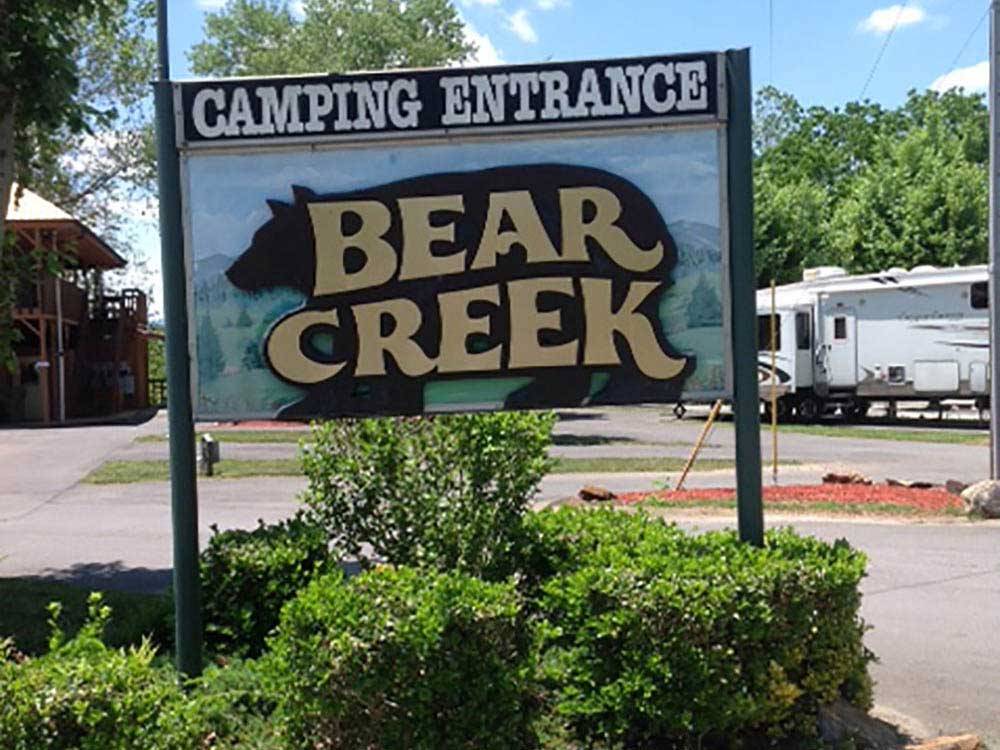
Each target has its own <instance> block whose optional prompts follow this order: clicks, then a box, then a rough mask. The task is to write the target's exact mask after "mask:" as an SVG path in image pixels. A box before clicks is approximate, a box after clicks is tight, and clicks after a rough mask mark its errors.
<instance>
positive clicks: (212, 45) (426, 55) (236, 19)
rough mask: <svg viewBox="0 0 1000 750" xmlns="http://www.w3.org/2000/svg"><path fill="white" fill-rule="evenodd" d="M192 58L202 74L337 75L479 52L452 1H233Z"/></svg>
mask: <svg viewBox="0 0 1000 750" xmlns="http://www.w3.org/2000/svg"><path fill="white" fill-rule="evenodd" d="M204 36H205V39H204V41H202V42H199V43H198V44H196V45H194V47H193V48H192V50H191V52H190V60H191V69H192V70H193V71H194V72H195V73H197V74H199V75H214V76H238V75H269V74H279V73H285V74H293V73H315V72H318V71H323V72H332V73H338V72H343V71H349V70H381V69H384V68H402V67H430V66H435V65H447V64H451V63H457V62H461V61H462V60H464V59H465V58H466V57H467V56H468V55H469V54H470V53H471V52H473V51H474V50H473V48H472V47H471V45H469V44H468V43H467V42H466V41H465V37H464V33H463V29H462V21H461V19H460V18H459V15H458V12H457V11H456V10H455V8H454V6H453V5H452V4H451V3H450V2H449V0H409V1H408V2H402V1H401V0H305V2H304V3H303V4H302V16H301V18H299V17H297V16H296V15H295V14H293V13H292V10H291V8H290V7H289V4H288V2H287V1H286V0H230V2H229V3H228V4H227V5H226V6H225V7H224V8H222V9H221V10H220V11H218V12H216V13H210V14H209V15H208V16H207V17H206V19H205V28H204Z"/></svg>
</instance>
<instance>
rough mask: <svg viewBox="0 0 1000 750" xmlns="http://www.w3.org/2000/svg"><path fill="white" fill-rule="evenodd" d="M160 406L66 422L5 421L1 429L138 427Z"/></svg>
mask: <svg viewBox="0 0 1000 750" xmlns="http://www.w3.org/2000/svg"><path fill="white" fill-rule="evenodd" d="M158 411H159V408H157V407H155V406H151V407H149V408H148V409H134V410H132V411H123V412H121V413H120V414H113V415H111V416H108V417H81V418H79V419H67V420H66V421H65V422H49V423H47V424H46V423H42V422H12V423H9V422H4V423H3V424H0V430H51V429H59V428H61V427H103V426H109V427H114V426H117V427H136V426H138V425H141V424H145V423H146V422H148V421H149V420H151V419H152V418H153V417H155V416H156V413H157V412H158Z"/></svg>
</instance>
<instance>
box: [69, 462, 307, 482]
mask: <svg viewBox="0 0 1000 750" xmlns="http://www.w3.org/2000/svg"><path fill="white" fill-rule="evenodd" d="M301 473H302V467H301V465H300V464H299V460H298V459H297V458H278V459H270V460H261V461H219V463H217V464H216V465H215V475H214V476H213V477H201V478H202V479H209V480H211V479H243V478H246V477H291V476H298V475H300V474H301ZM169 478H170V469H169V464H168V463H167V462H166V461H107V462H105V463H103V464H102V465H101V466H99V467H97V468H96V469H95V470H94V471H92V472H91V473H90V474H88V475H87V476H86V477H84V479H83V481H84V482H87V483H89V484H131V483H133V482H165V481H167V480H168V479H169Z"/></svg>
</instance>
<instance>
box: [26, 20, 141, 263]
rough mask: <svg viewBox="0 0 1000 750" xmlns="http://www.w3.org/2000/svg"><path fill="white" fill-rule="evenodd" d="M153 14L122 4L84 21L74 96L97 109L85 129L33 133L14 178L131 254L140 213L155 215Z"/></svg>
mask: <svg viewBox="0 0 1000 750" xmlns="http://www.w3.org/2000/svg"><path fill="white" fill-rule="evenodd" d="M154 11H155V9H154V6H153V3H152V2H151V0H128V2H125V3H122V4H121V6H119V7H118V8H116V9H115V11H114V12H113V13H111V14H110V15H109V16H108V17H107V18H105V19H98V18H89V19H84V21H83V22H82V23H81V27H80V29H79V32H78V36H79V43H78V47H77V50H76V53H75V55H74V65H75V68H76V70H77V76H78V96H79V97H80V98H81V99H83V100H84V101H86V102H89V103H90V105H91V106H92V107H94V108H95V111H92V112H85V113H84V117H83V120H84V123H83V124H84V128H83V129H82V130H81V131H74V130H73V129H71V128H69V127H68V126H67V125H66V124H62V125H60V126H57V127H48V128H36V129H33V130H32V132H31V134H30V148H31V153H32V157H31V159H30V161H29V162H28V163H27V164H26V165H25V167H24V169H23V170H22V173H21V176H20V181H21V182H24V183H25V184H30V185H31V188H32V190H34V191H35V192H37V193H39V194H41V195H42V196H43V197H44V198H46V199H48V200H50V201H52V202H53V203H55V204H56V205H58V206H59V207H61V208H62V209H63V210H65V211H67V212H69V213H70V214H72V215H73V216H74V217H76V218H78V219H80V220H81V221H83V222H84V223H85V224H87V225H88V226H89V227H90V228H91V229H93V230H94V231H95V232H97V233H98V234H99V235H101V237H102V238H103V239H104V240H105V241H107V242H109V243H110V244H111V245H112V246H114V247H115V248H116V249H117V250H118V251H119V252H121V253H122V254H123V255H125V256H126V257H129V258H130V261H131V262H132V264H134V263H135V262H136V261H137V260H138V259H137V258H136V257H135V253H132V252H131V247H132V245H133V243H134V235H133V225H134V223H135V221H136V219H137V218H139V216H138V215H139V214H146V215H152V214H153V213H154V210H153V206H152V204H151V203H152V198H153V197H154V196H155V184H154V183H155V178H156V170H155V167H156V164H155V143H154V133H153V122H152V111H153V110H152V106H151V104H152V102H151V99H152V91H151V88H150V85H149V82H150V81H151V80H152V79H153V77H154V73H155V52H156V50H155V44H154V42H153V41H152V39H151V31H152V25H153V22H154V15H155V12H154Z"/></svg>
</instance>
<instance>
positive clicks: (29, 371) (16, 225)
mask: <svg viewBox="0 0 1000 750" xmlns="http://www.w3.org/2000/svg"><path fill="white" fill-rule="evenodd" d="M6 219H7V230H8V232H12V233H13V234H14V236H15V242H16V244H15V252H21V253H26V254H27V253H33V251H35V250H44V251H51V252H54V253H56V254H58V256H59V257H60V261H61V270H60V272H59V273H58V274H55V275H53V274H51V273H49V272H48V271H46V270H45V269H44V268H43V267H42V264H41V263H39V264H38V270H37V272H36V274H35V278H34V279H33V280H32V281H29V282H28V283H25V284H21V285H20V287H19V289H18V290H17V295H16V297H15V303H14V314H13V325H14V326H15V328H16V330H17V332H19V334H20V335H19V337H18V338H19V340H18V341H16V343H15V345H14V348H15V354H16V356H17V367H16V368H15V371H14V372H8V371H7V369H6V368H3V367H0V423H2V422H8V423H11V422H13V423H20V422H42V423H57V422H63V421H66V420H71V419H79V418H95V417H106V416H111V415H114V414H118V413H120V412H123V411H128V410H131V409H141V408H145V407H146V406H148V387H147V380H148V376H149V358H148V351H147V339H146V337H147V336H148V334H149V332H148V328H147V311H146V295H145V294H144V293H143V292H141V291H139V290H137V289H123V290H120V291H108V290H107V289H106V288H105V278H104V274H105V273H106V272H108V271H112V270H115V269H120V268H123V267H124V266H125V265H126V260H125V259H124V258H122V257H121V256H120V255H119V254H118V253H116V252H115V251H114V250H113V249H112V248H111V247H110V246H109V245H108V244H107V243H106V242H105V241H104V240H103V239H101V237H99V236H98V235H97V234H95V233H94V232H93V231H91V230H90V229H89V228H88V227H87V226H85V225H84V224H83V223H82V222H81V221H79V220H77V219H75V218H73V217H72V216H71V215H69V214H68V213H66V212H65V211H63V210H62V209H60V208H59V207H57V206H55V205H53V204H52V203H50V202H49V201H47V200H45V199H44V198H42V197H40V196H38V195H36V194H35V193H32V192H31V191H30V190H21V191H20V195H19V196H18V190H17V188H16V187H15V189H14V191H13V192H12V195H11V201H10V205H9V206H8V207H7V214H6Z"/></svg>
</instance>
